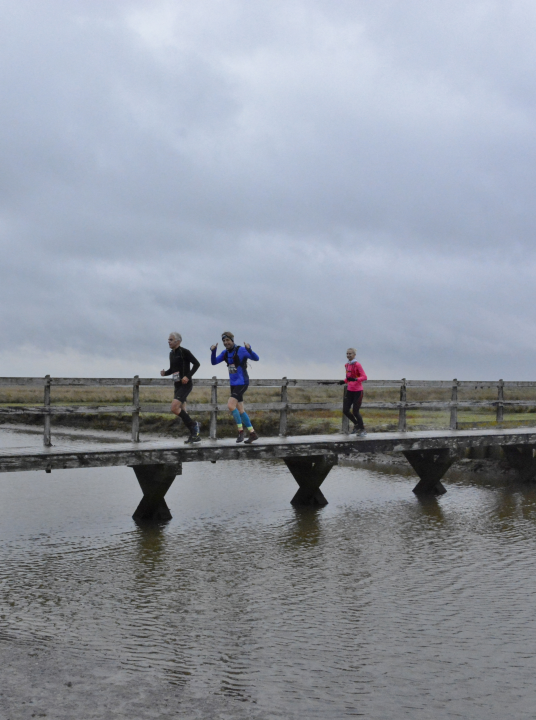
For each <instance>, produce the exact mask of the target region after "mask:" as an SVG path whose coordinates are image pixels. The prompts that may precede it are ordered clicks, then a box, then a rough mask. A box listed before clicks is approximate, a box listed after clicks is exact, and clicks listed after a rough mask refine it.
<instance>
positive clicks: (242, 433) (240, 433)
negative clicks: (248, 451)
mask: <svg viewBox="0 0 536 720" xmlns="http://www.w3.org/2000/svg"><path fill="white" fill-rule="evenodd" d="M236 442H237V443H239V442H244V431H243V430H240V431H239V433H238V437H237V438H236Z"/></svg>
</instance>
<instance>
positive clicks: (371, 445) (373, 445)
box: [0, 428, 536, 520]
mask: <svg viewBox="0 0 536 720" xmlns="http://www.w3.org/2000/svg"><path fill="white" fill-rule="evenodd" d="M488 446H495V447H497V446H500V447H502V449H503V451H504V454H505V456H506V459H507V460H508V461H509V463H510V464H511V465H512V467H514V468H516V470H517V471H518V472H519V475H520V478H521V479H522V480H525V481H526V480H531V479H532V478H534V477H535V476H536V458H535V457H534V452H535V448H536V428H514V429H483V430H444V431H441V430H437V431H422V432H387V433H373V434H371V435H368V436H367V437H363V438H362V437H355V436H352V435H350V436H349V435H345V434H343V435H309V436H298V437H286V438H283V437H273V438H264V439H261V440H259V441H257V442H255V443H254V444H251V445H237V444H236V443H235V441H234V439H233V440H207V441H204V442H203V443H201V444H200V445H184V444H182V441H181V444H178V442H177V441H173V440H167V441H157V442H153V441H151V442H129V443H117V442H114V443H107V444H104V443H103V444H101V443H99V444H96V443H91V444H90V443H87V444H83V443H81V442H77V443H76V444H71V445H56V446H48V447H43V448H38V449H36V448H4V449H2V450H0V472H13V471H23V470H46V471H47V472H51V471H52V470H61V469H66V468H87V467H112V466H119V465H123V466H125V465H126V466H131V467H133V469H134V472H135V473H136V477H137V478H138V481H139V483H140V485H141V488H142V491H143V498H142V500H141V502H140V504H139V506H138V508H137V510H136V512H135V513H134V517H135V518H136V519H139V520H143V519H146V520H167V519H170V518H171V514H170V512H169V509H168V507H167V505H166V502H165V500H164V496H165V494H166V492H167V491H168V489H169V487H170V486H171V484H172V482H173V480H174V479H175V477H176V476H177V475H180V474H181V473H182V464H183V463H185V462H200V461H211V462H216V461H218V460H261V459H270V458H281V459H283V460H284V461H285V463H286V465H287V467H288V468H289V470H290V472H291V473H292V475H293V476H294V478H295V479H296V481H297V483H298V485H299V489H298V492H297V493H296V495H295V496H294V498H293V499H292V503H293V504H294V505H313V506H315V505H316V506H321V505H325V504H326V503H327V500H326V499H325V497H324V495H323V494H322V491H321V490H320V485H321V484H322V482H323V481H324V479H325V478H326V476H327V475H328V473H329V471H330V470H331V468H332V467H333V466H334V465H336V464H337V461H338V457H339V456H340V455H342V456H347V457H349V456H352V455H356V454H359V453H362V452H397V453H402V454H403V455H404V456H405V457H406V458H407V460H408V462H409V463H410V465H411V466H412V467H413V469H414V470H415V472H416V473H417V475H418V476H419V478H420V481H419V483H418V484H417V486H416V487H415V488H414V492H415V493H417V494H427V493H428V494H435V495H440V494H442V493H444V492H446V490H445V488H444V487H443V485H442V483H441V478H442V477H443V475H444V474H445V472H446V471H447V470H448V468H449V467H450V465H451V464H452V463H453V462H454V460H455V459H456V457H457V456H458V453H459V451H461V450H464V449H466V448H474V447H488Z"/></svg>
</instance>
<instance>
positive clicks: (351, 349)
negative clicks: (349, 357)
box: [346, 348, 357, 355]
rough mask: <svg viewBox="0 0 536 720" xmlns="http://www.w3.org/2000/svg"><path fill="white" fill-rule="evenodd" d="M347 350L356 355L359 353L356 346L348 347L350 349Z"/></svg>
mask: <svg viewBox="0 0 536 720" xmlns="http://www.w3.org/2000/svg"><path fill="white" fill-rule="evenodd" d="M346 352H347V353H348V352H353V353H354V355H357V350H356V349H355V348H348V350H347V351H346Z"/></svg>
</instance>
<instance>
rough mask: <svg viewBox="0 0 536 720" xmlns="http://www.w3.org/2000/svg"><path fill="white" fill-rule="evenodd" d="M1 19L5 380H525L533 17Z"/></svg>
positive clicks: (290, 6)
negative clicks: (238, 370)
mask: <svg viewBox="0 0 536 720" xmlns="http://www.w3.org/2000/svg"><path fill="white" fill-rule="evenodd" d="M0 19H1V26H2V36H3V37H2V43H1V45H0V81H1V85H2V124H1V127H0V146H1V151H2V164H1V167H0V242H1V247H2V263H1V267H2V271H1V300H2V307H3V312H2V315H1V325H0V333H1V341H2V345H1V349H0V374H1V375H27V374H28V375H44V374H47V373H50V374H52V375H70V376H88V375H93V376H98V375H103V376H105V375H111V376H123V375H124V376H128V375H134V374H140V375H143V376H150V375H157V374H158V371H159V370H160V369H161V368H162V367H164V365H165V362H166V358H167V342H166V341H167V335H168V333H169V332H170V331H172V330H178V331H179V332H181V333H182V335H183V337H184V345H185V346H186V347H188V348H189V349H191V350H192V351H193V352H194V354H195V355H197V356H198V357H199V359H200V360H201V362H202V367H201V370H200V376H203V377H209V376H211V375H213V374H214V372H213V368H212V367H211V365H210V360H209V357H210V353H209V346H210V345H211V344H212V343H214V342H217V341H218V340H219V338H220V335H221V332H222V331H223V330H226V329H228V330H231V331H232V332H234V333H235V335H236V336H237V340H239V341H240V342H243V341H247V342H250V343H251V344H252V346H253V347H254V349H255V350H256V351H257V352H258V353H259V355H260V356H261V362H260V363H258V364H257V365H255V366H254V368H253V372H252V376H253V377H282V376H289V377H315V376H318V377H336V376H338V375H340V374H341V368H342V365H343V363H344V361H345V351H346V348H347V347H348V346H355V347H357V348H358V358H359V359H360V361H361V362H362V364H363V366H364V367H365V370H366V371H367V373H368V375H369V377H371V378H400V377H408V378H414V379H417V378H422V379H449V378H454V377H457V378H458V379H496V378H497V379H498V378H504V379H507V380H516V379H526V380H534V379H536V378H535V377H534V371H533V357H534V352H535V350H536V340H535V337H536V334H535V332H534V330H535V324H536V323H535V312H534V302H533V278H534V267H535V265H536V251H535V244H534V239H533V238H534V230H535V225H536V224H535V217H534V209H533V188H534V176H535V162H534V159H535V155H536V137H535V122H534V120H535V106H536V90H535V87H536V84H535V77H534V76H535V74H536V62H535V60H536V49H535V46H534V40H533V34H534V26H535V22H536V6H534V4H533V3H529V2H524V1H521V0H511V1H509V2H499V1H492V0H482V1H478V2H471V3H467V2H462V1H461V0H460V1H458V0H452V1H451V2H449V3H444V2H435V1H434V0H426V1H425V0H407V1H406V2H404V3H400V2H397V1H395V0H393V1H388V0H385V1H384V0H376V1H375V2H369V1H367V2H364V1H359V0H353V1H352V2H349V1H346V0H338V2H336V3H333V2H328V1H327V0H307V2H305V1H304V0H285V2H282V1H279V0H270V2H266V1H264V0H257V2H255V3H251V2H245V0H226V1H225V2H222V1H218V0H211V1H205V0H198V2H195V3H192V2H187V1H186V0H176V1H175V2H161V1H160V0H154V1H153V2H151V3H145V2H135V1H133V0H107V1H106V2H103V1H96V0H91V2H90V1H89V0H80V1H79V2H76V3H71V2H66V1H59V0H51V1H49V2H47V3H42V2H37V1H36V0H33V1H26V0H21V1H20V2H17V3H8V2H4V3H1V4H0ZM220 345H221V341H220ZM220 369H221V368H220Z"/></svg>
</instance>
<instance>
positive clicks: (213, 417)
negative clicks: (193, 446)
mask: <svg viewBox="0 0 536 720" xmlns="http://www.w3.org/2000/svg"><path fill="white" fill-rule="evenodd" d="M210 402H211V404H212V405H214V408H213V409H212V410H211V411H210V431H209V437H210V439H211V440H216V438H217V437H218V411H217V409H216V407H217V405H218V379H217V378H216V376H215V375H214V376H213V377H212V386H211V388H210Z"/></svg>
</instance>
